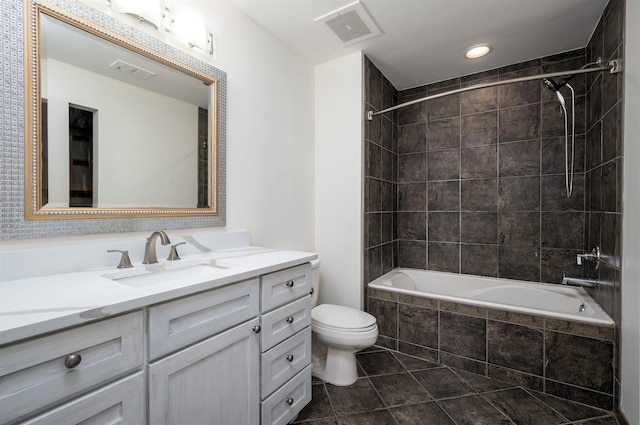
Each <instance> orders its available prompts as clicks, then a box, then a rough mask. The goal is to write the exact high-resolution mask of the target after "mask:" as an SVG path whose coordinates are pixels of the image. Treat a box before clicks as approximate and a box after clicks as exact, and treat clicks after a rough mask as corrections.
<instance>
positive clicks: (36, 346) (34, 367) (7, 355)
mask: <svg viewBox="0 0 640 425" xmlns="http://www.w3.org/2000/svg"><path fill="white" fill-rule="evenodd" d="M142 326H143V321H142V312H141V311H138V312H135V313H130V314H126V315H123V316H119V317H115V318H112V319H108V320H103V321H101V322H96V323H92V324H88V325H84V326H80V327H77V328H73V329H69V330H66V331H62V332H58V333H55V334H52V335H48V336H44V337H40V338H36V339H33V340H30V341H27V342H23V343H18V344H14V345H10V346H7V347H5V348H1V349H0V358H1V359H2V361H1V362H0V388H2V390H1V393H0V412H2V423H5V422H10V421H12V420H14V419H16V418H19V417H21V416H24V415H26V414H28V413H30V412H35V411H37V410H40V409H42V408H44V407H46V406H49V405H51V404H53V403H55V402H57V401H59V400H62V399H64V398H67V397H69V396H72V395H74V394H76V393H78V392H80V391H83V390H86V389H88V388H90V387H94V386H96V385H98V384H100V383H102V382H106V381H108V380H113V379H115V378H116V377H119V376H122V375H124V374H125V373H127V372H129V371H131V370H133V369H135V368H137V367H140V366H141V364H142V357H143V353H142V347H143V340H142V332H143V328H142ZM72 354H79V355H80V357H81V361H80V363H79V364H78V365H77V366H76V367H74V368H68V367H66V366H65V361H66V360H67V359H69V356H70V355H72Z"/></svg>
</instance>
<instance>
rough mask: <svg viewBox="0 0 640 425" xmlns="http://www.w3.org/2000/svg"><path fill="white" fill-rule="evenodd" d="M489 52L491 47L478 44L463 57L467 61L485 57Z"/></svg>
mask: <svg viewBox="0 0 640 425" xmlns="http://www.w3.org/2000/svg"><path fill="white" fill-rule="evenodd" d="M490 51H491V46H489V45H488V44H478V45H476V46H473V47H470V48H469V49H468V50H467V52H466V53H465V54H464V55H465V56H466V57H467V58H469V59H477V58H481V57H482V56H484V55H486V54H487V53H489V52H490Z"/></svg>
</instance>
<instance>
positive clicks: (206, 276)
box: [0, 246, 317, 345]
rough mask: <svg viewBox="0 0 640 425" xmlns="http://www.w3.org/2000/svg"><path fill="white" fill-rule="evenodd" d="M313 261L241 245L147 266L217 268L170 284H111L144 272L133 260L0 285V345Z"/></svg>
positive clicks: (166, 280) (133, 281) (290, 253)
mask: <svg viewBox="0 0 640 425" xmlns="http://www.w3.org/2000/svg"><path fill="white" fill-rule="evenodd" d="M315 258H317V256H316V254H314V253H310V252H301V251H287V250H276V249H268V248H259V247H251V246H246V247H241V248H234V249H229V250H219V251H212V252H206V253H194V254H189V255H184V256H182V259H181V260H178V261H174V262H171V261H167V260H164V259H162V260H159V265H155V266H153V267H160V268H162V267H164V266H166V267H167V268H171V267H173V268H183V267H184V268H183V269H182V270H183V271H184V270H187V268H186V266H189V265H193V264H201V263H205V262H206V263H210V261H211V260H218V261H219V262H218V263H217V264H219V265H220V267H206V266H202V267H201V266H199V265H198V266H197V268H195V269H194V273H186V274H187V275H188V276H187V277H185V273H184V272H183V271H180V272H179V273H181V275H180V276H179V278H176V279H172V278H167V276H169V274H164V279H162V280H163V281H162V282H161V283H150V282H149V281H150V280H151V278H150V279H148V280H147V279H146V277H145V278H144V279H141V280H136V279H117V278H118V277H120V276H123V275H122V274H121V273H125V272H127V273H128V272H131V273H133V274H136V273H143V272H145V271H146V270H145V269H146V268H147V267H149V266H144V265H142V264H141V263H140V262H136V261H135V260H134V259H133V258H132V261H133V264H134V267H133V268H129V269H117V268H115V267H114V266H111V267H105V268H96V269H92V270H86V271H81V272H72V273H59V274H53V275H47V276H36V277H28V278H24V279H16V280H9V281H2V282H0V345H3V344H6V343H9V342H13V341H17V340H20V339H24V338H29V337H33V336H35V335H39V334H43V333H47V332H52V331H56V330H59V329H62V328H66V327H69V326H74V325H79V324H82V323H85V322H88V321H93V320H97V319H102V318H107V317H109V316H111V315H116V314H120V313H124V312H127V311H130V310H135V309H138V308H142V307H145V306H149V305H152V304H156V303H159V302H163V301H167V300H170V299H173V298H177V297H182V296H185V295H190V294H193V293H196V292H200V291H204V290H207V289H212V288H217V287H220V286H224V285H227V284H230V283H234V282H238V281H241V280H246V279H249V278H252V277H256V276H259V275H262V274H265V273H270V272H273V271H276V270H280V269H284V268H288V267H293V266H296V265H299V264H303V263H306V262H308V261H311V260H313V259H315ZM195 270H197V272H195ZM119 273H120V275H119ZM149 276H150V275H149ZM110 277H111V278H110ZM114 279H116V280H114Z"/></svg>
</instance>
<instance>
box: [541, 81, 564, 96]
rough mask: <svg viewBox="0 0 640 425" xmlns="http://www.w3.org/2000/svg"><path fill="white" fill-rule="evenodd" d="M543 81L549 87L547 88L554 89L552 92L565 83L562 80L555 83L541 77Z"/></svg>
mask: <svg viewBox="0 0 640 425" xmlns="http://www.w3.org/2000/svg"><path fill="white" fill-rule="evenodd" d="M542 80H543V81H544V84H545V85H546V86H547V87H548V88H549V90H551V91H554V92H556V93H557V92H558V90H560V89H561V88H562V86H564V85H565V84H566V83H564V81H563V82H562V83H560V84H558V83H556V82H555V81H553V80H550V79H548V78H543V79H542Z"/></svg>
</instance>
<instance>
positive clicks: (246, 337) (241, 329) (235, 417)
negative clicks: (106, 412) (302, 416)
mask: <svg viewBox="0 0 640 425" xmlns="http://www.w3.org/2000/svg"><path fill="white" fill-rule="evenodd" d="M258 324H259V321H258V319H257V318H255V319H253V320H250V321H248V322H245V323H243V324H241V325H238V326H236V327H234V328H232V329H229V330H228V331H225V332H223V333H221V334H218V335H216V336H214V337H212V338H209V339H207V340H205V341H202V342H200V343H198V344H195V345H193V346H191V347H189V348H187V349H185V350H182V351H179V352H177V353H175V354H173V355H171V356H169V357H166V358H164V359H162V360H160V361H158V362H156V363H153V364H151V365H150V366H149V370H148V371H149V374H148V376H149V423H151V424H153V425H169V424H171V425H184V424H189V425H200V424H202V425H229V424H233V425H245V424H246V425H257V424H259V422H260V417H259V413H260V412H259V406H260V393H259V390H260V378H259V370H258V368H259V364H258V359H259V335H258V334H257V333H256V332H255V331H254V327H256V326H258Z"/></svg>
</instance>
